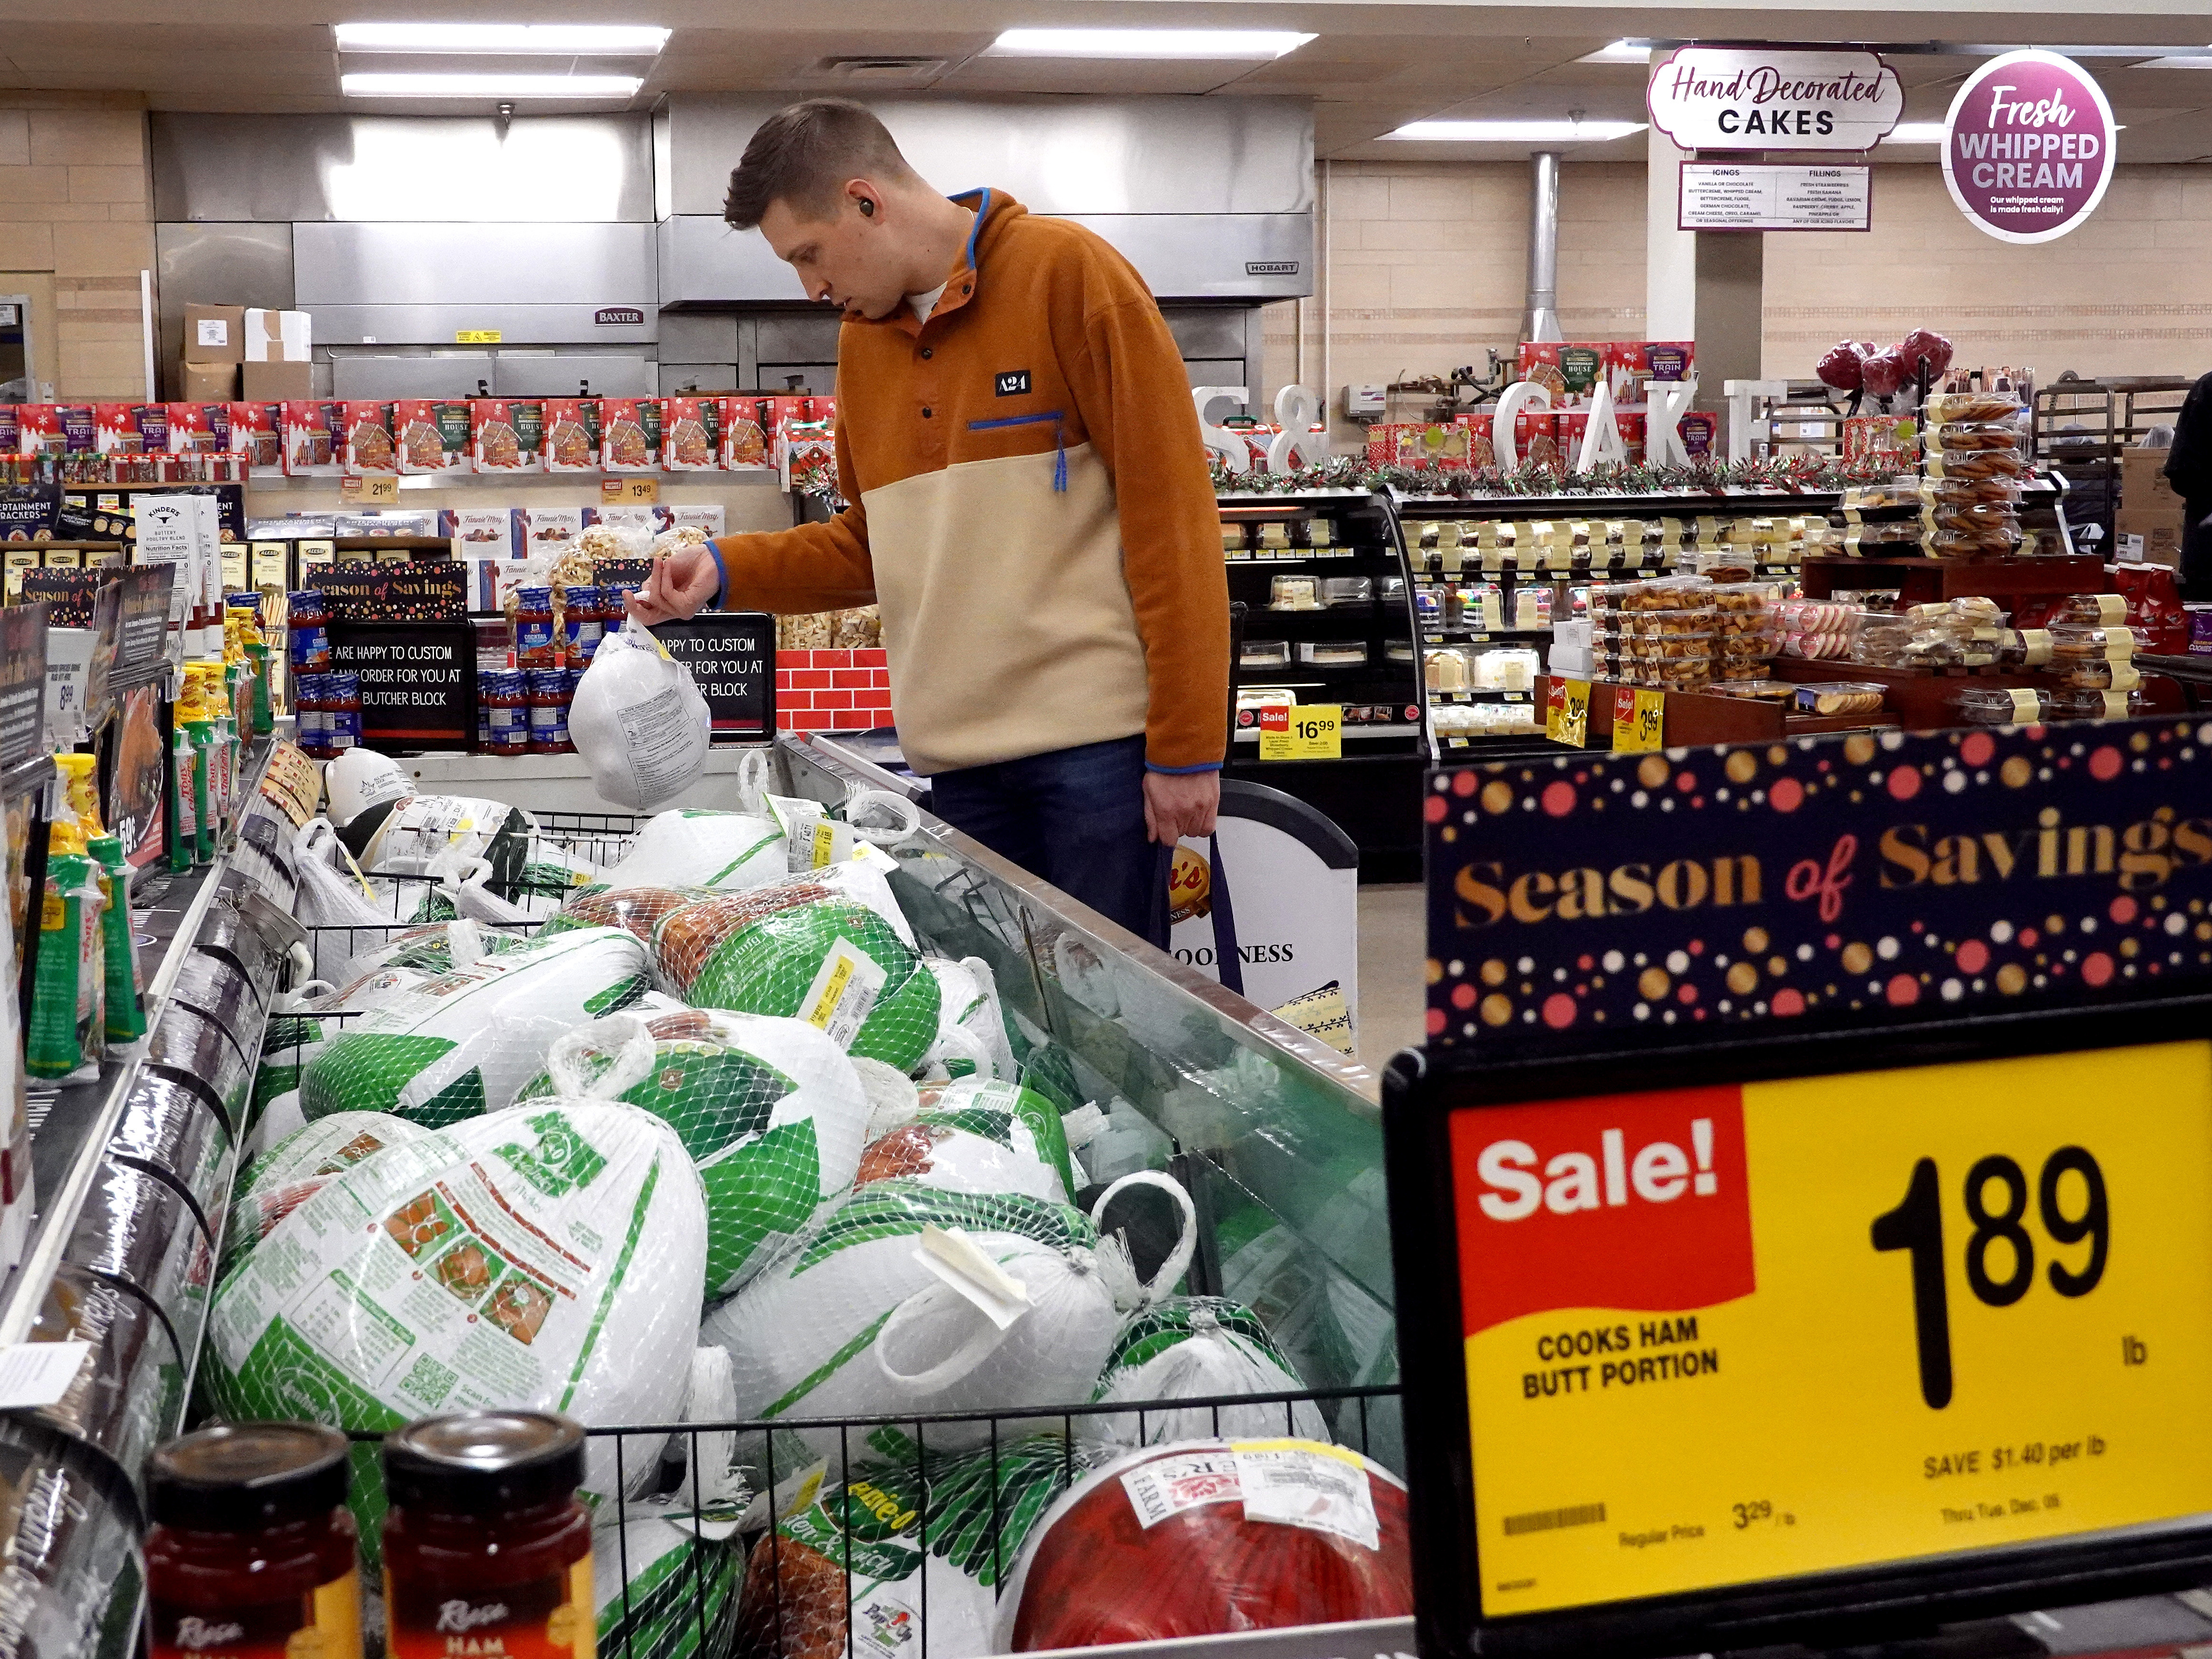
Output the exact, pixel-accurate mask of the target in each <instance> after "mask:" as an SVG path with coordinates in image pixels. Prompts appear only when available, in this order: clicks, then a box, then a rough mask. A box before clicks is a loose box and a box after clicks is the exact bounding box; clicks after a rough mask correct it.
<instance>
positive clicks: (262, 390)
mask: <svg viewBox="0 0 2212 1659" xmlns="http://www.w3.org/2000/svg"><path fill="white" fill-rule="evenodd" d="M245 377H246V389H245V392H244V393H243V396H244V398H245V400H246V402H247V403H250V404H261V403H269V404H276V403H285V402H305V401H306V400H307V398H312V397H313V396H314V395H315V366H314V365H313V363H304V362H303V363H257V362H247V364H246V371H245Z"/></svg>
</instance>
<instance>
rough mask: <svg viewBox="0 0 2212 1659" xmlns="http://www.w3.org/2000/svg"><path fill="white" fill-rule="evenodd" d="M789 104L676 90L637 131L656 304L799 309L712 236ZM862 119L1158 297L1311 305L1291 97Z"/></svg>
mask: <svg viewBox="0 0 2212 1659" xmlns="http://www.w3.org/2000/svg"><path fill="white" fill-rule="evenodd" d="M787 101H788V100H785V99H783V98H780V97H773V96H769V97H763V96H757V95H751V94H727V95H723V94H699V95H691V94H677V95H676V96H674V97H672V98H671V99H670V100H668V102H667V104H666V105H665V107H663V108H662V109H661V110H660V111H659V112H657V113H656V114H655V116H654V118H653V123H654V127H653V149H654V155H655V158H656V185H657V188H658V191H659V199H660V201H661V204H662V205H663V206H665V208H666V209H667V210H668V211H667V213H666V215H665V216H664V217H663V219H662V221H661V224H660V234H659V257H660V298H661V304H662V305H663V306H664V307H726V306H735V305H758V304H768V305H787V304H790V303H792V302H793V301H803V300H804V299H805V295H803V294H802V293H801V292H800V290H799V283H798V280H797V278H795V277H794V276H793V275H792V273H791V271H790V270H789V268H788V267H787V266H786V265H784V264H782V262H781V261H780V260H778V259H777V258H775V255H774V254H773V253H771V252H769V249H768V246H767V244H766V243H764V242H763V240H761V238H760V236H759V235H758V234H757V233H754V232H750V231H748V232H744V233H738V232H734V231H732V230H731V229H730V228H729V227H728V226H726V224H724V223H723V222H722V218H721V203H722V196H723V192H724V191H726V189H727V187H728V184H729V175H730V169H731V167H733V166H734V165H735V164H736V161H737V159H738V156H740V155H743V154H744V147H745V143H746V141H747V140H748V139H750V137H752V133H753V130H754V129H755V128H756V127H757V126H758V125H760V123H761V122H762V121H763V120H764V119H765V118H767V117H768V116H769V115H771V114H773V113H774V112H775V111H776V110H777V109H779V108H781V106H783V104H784V103H785V102H787ZM870 103H871V107H872V108H873V109H874V110H875V111H876V112H877V113H878V115H880V116H881V117H882V118H883V120H884V125H886V126H888V127H889V128H890V130H891V133H892V135H893V136H894V137H896V138H897V140H898V142H899V147H900V149H902V150H903V151H904V152H905V153H906V156H907V159H908V161H911V162H913V163H914V165H915V169H916V170H917V171H918V172H920V173H921V174H922V176H923V177H924V178H926V179H929V180H931V181H932V182H933V183H934V184H936V185H939V187H940V188H942V189H945V190H947V191H960V190H967V189H970V188H973V187H975V185H994V186H995V187H997V188H999V189H1001V190H1005V191H1010V192H1011V193H1012V195H1013V196H1014V197H1015V198H1016V199H1018V201H1020V202H1021V203H1022V204H1023V205H1024V206H1025V207H1027V208H1028V209H1029V210H1030V211H1031V212H1033V213H1049V214H1053V215H1055V216H1065V217H1069V218H1073V219H1077V220H1079V221H1080V222H1082V223H1084V224H1086V225H1088V226H1090V227H1091V228H1092V229H1094V230H1096V231H1097V232H1098V233H1099V234H1101V235H1102V236H1103V237H1105V238H1106V240H1108V241H1109V242H1111V243H1112V244H1113V245H1114V246H1115V247H1116V248H1118V249H1119V250H1120V251H1121V252H1122V253H1123V254H1124V255H1125V256H1127V258H1128V259H1129V261H1130V263H1131V264H1134V265H1135V266H1136V267H1137V269H1138V270H1139V272H1140V273H1141V274H1142V275H1143V276H1144V277H1145V280H1146V282H1147V283H1150V284H1151V285H1152V290H1153V292H1154V293H1156V294H1157V295H1159V296H1160V298H1162V299H1163V300H1237V301H1248V302H1249V301H1261V300H1281V299H1291V298H1296V297H1297V296H1300V295H1307V294H1310V293H1312V292H1313V264H1314V253H1313V110H1312V106H1311V105H1310V104H1309V103H1308V102H1307V101H1306V100H1303V99H1297V98H1083V99H1053V100H1036V99H1018V98H1002V99H981V98H969V99H960V100H950V99H941V98H930V99H924V98H884V99H877V100H870Z"/></svg>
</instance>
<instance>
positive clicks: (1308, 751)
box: [1260, 702, 1344, 760]
mask: <svg viewBox="0 0 2212 1659" xmlns="http://www.w3.org/2000/svg"><path fill="white" fill-rule="evenodd" d="M1343 753H1344V710H1343V708H1341V707H1340V705H1338V704H1335V703H1325V702H1302V703H1297V704H1296V705H1294V706H1292V707H1291V708H1262V709H1261V711H1260V758H1261V760H1336V759H1338V758H1339V757H1341V756H1342V755H1343Z"/></svg>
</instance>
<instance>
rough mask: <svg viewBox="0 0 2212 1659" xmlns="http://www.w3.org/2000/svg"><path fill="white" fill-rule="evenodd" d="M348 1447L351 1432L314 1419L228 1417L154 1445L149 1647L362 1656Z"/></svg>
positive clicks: (172, 1655) (202, 1653)
mask: <svg viewBox="0 0 2212 1659" xmlns="http://www.w3.org/2000/svg"><path fill="white" fill-rule="evenodd" d="M346 1450H347V1447H346V1437H344V1436H343V1435H342V1434H340V1433H339V1432H338V1431H337V1430H335V1429H325V1428H319V1427H317V1426H316V1425H313V1424H309V1423H229V1424H224V1425H221V1426H219V1427H216V1428H210V1429H202V1430H200V1431H198V1432H197V1433H196V1434H188V1435H186V1436H185V1437H183V1438H182V1439H180V1440H172V1441H171V1442H169V1443H168V1444H167V1445H166V1446H162V1447H160V1448H158V1449H156V1450H155V1453H154V1455H152V1456H151V1457H150V1458H149V1459H148V1460H147V1468H146V1488H147V1491H146V1497H147V1506H148V1508H149V1511H150V1512H151V1514H152V1516H153V1521H154V1530H153V1531H152V1532H151V1533H149V1534H147V1538H146V1594H147V1613H146V1629H147V1638H148V1642H149V1646H150V1647H151V1649H152V1659H207V1656H210V1655H211V1654H222V1655H226V1656H238V1659H283V1656H285V1655H286V1654H288V1653H301V1652H313V1653H314V1654H316V1655H318V1656H319V1659H361V1578H360V1575H359V1573H358V1571H356V1566H355V1553H356V1549H357V1548H358V1546H359V1542H360V1540H359V1537H358V1534H356V1531H355V1529H354V1523H353V1516H352V1515H351V1514H349V1512H348V1511H347V1510H346V1507H345V1495H346V1476H347V1472H348V1468H349V1464H348V1461H347V1456H346ZM302 1632H313V1635H312V1636H308V1637H306V1638H304V1639H303V1638H302Z"/></svg>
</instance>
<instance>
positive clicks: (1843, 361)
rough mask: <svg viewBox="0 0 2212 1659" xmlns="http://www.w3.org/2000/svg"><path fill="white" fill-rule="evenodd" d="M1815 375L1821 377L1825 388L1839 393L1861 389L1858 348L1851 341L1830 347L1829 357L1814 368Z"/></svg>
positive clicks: (1824, 358)
mask: <svg viewBox="0 0 2212 1659" xmlns="http://www.w3.org/2000/svg"><path fill="white" fill-rule="evenodd" d="M1813 373H1814V374H1817V375H1819V376H1820V382H1821V384H1822V385H1824V386H1833V387H1835V389H1836V390H1837V391H1838V392H1857V390H1858V389H1859V380H1860V364H1859V351H1858V348H1857V346H1855V345H1853V344H1852V343H1850V341H1849V340H1845V341H1843V342H1841V343H1838V344H1836V345H1832V346H1830V347H1829V348H1828V351H1827V355H1826V356H1824V357H1822V358H1821V359H1820V362H1818V363H1817V364H1815V365H1814V369H1813Z"/></svg>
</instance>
